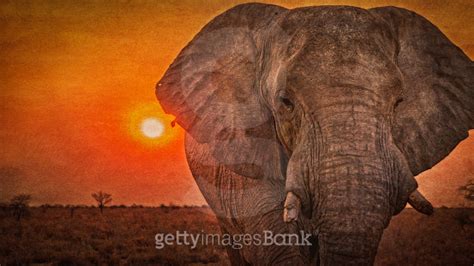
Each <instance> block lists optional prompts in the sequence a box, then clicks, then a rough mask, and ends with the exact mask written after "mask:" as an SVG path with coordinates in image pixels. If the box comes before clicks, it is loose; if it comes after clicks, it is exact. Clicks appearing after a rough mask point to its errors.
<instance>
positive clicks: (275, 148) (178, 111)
mask: <svg viewBox="0 0 474 266" xmlns="http://www.w3.org/2000/svg"><path fill="white" fill-rule="evenodd" d="M285 10H286V9H284V8H281V7H278V6H274V5H264V4H244V5H239V6H236V7H234V8H232V9H230V10H228V11H226V12H224V13H223V14H221V15H219V16H217V17H216V18H214V19H213V20H212V21H211V22H210V23H208V24H207V25H206V26H205V27H204V28H203V29H202V30H201V31H200V32H199V33H198V34H197V35H196V36H195V37H194V39H193V40H192V41H191V42H190V43H189V44H188V45H187V46H186V47H185V48H184V49H183V50H182V51H181V52H180V54H179V55H178V57H177V58H176V59H175V60H174V62H173V63H172V64H171V66H170V67H169V69H168V70H167V71H166V73H165V74H164V76H163V78H162V79H161V80H160V81H159V82H158V84H157V86H156V95H157V98H158V100H159V101H160V103H161V105H162V107H163V109H164V110H165V112H167V113H171V114H173V115H174V116H176V122H177V123H178V124H179V125H181V126H182V127H183V128H184V129H185V130H186V131H187V132H188V133H189V134H190V135H191V136H192V137H193V138H194V139H195V140H196V141H197V142H199V143H202V144H207V145H206V146H207V147H208V148H209V149H210V151H211V153H212V154H213V156H214V157H215V159H216V160H217V162H218V163H219V164H221V165H225V166H226V167H227V168H229V169H231V170H232V171H234V172H236V173H238V174H240V175H244V176H247V177H252V178H277V179H282V178H284V177H283V173H282V171H281V170H282V169H281V168H282V167H283V166H282V165H281V164H282V162H284V161H285V156H284V154H283V153H282V152H281V151H282V149H281V147H280V144H279V142H278V141H277V137H276V132H275V127H274V120H273V117H272V114H271V112H270V110H269V109H268V108H267V107H266V106H265V104H264V103H263V101H262V99H261V95H260V90H259V80H258V73H259V69H260V67H261V66H260V65H259V63H258V62H259V60H258V57H259V56H260V54H259V52H258V51H259V49H258V47H259V46H261V45H262V40H261V37H260V36H262V35H263V33H265V32H267V31H268V30H269V27H271V24H272V23H273V21H274V20H275V18H276V17H277V16H279V14H281V13H283V12H284V11H285Z"/></svg>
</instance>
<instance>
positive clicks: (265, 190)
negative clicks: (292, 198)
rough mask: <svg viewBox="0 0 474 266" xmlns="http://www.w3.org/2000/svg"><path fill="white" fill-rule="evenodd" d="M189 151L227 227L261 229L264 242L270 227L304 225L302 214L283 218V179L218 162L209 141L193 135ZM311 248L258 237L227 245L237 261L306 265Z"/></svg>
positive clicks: (275, 230) (237, 231) (279, 230)
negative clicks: (238, 245)
mask: <svg viewBox="0 0 474 266" xmlns="http://www.w3.org/2000/svg"><path fill="white" fill-rule="evenodd" d="M186 155H187V160H188V164H189V166H190V169H191V172H192V174H193V176H194V178H195V180H196V183H197V185H198V187H199V188H200V190H201V192H202V194H203V196H204V197H205V199H206V201H207V202H208V204H209V206H210V207H211V209H212V210H213V211H214V213H215V215H216V216H217V218H218V220H219V223H220V226H221V228H222V231H223V233H228V234H230V235H232V236H235V235H244V234H250V235H251V236H254V235H259V236H261V238H262V239H261V240H262V242H263V240H264V239H263V238H264V236H265V233H266V232H267V234H268V232H271V233H272V234H273V235H276V234H288V233H296V232H299V230H304V224H303V221H304V220H303V219H298V221H296V222H294V223H292V224H287V223H285V222H284V221H283V203H284V200H285V192H284V186H285V184H284V181H283V180H264V179H253V178H247V177H244V176H241V175H238V174H236V173H234V172H233V171H231V170H229V169H228V168H226V167H225V166H223V165H220V164H219V163H218V162H216V159H215V158H213V156H212V155H211V154H210V152H209V151H208V150H207V149H206V147H205V145H203V144H199V143H196V142H194V140H193V139H192V138H190V137H188V136H187V137H186ZM305 224H306V223H305ZM307 224H309V223H307ZM305 231H306V232H310V231H309V230H305ZM309 249H310V247H307V246H297V245H282V246H279V245H264V244H263V243H260V244H258V243H257V242H256V241H253V242H252V245H243V246H242V247H241V248H240V249H233V248H232V247H230V248H229V247H228V248H227V250H228V254H229V258H230V259H231V262H232V264H234V265H245V264H246V263H249V264H252V265H270V264H272V265H273V264H283V265H286V264H288V265H303V264H307V263H308V262H309V261H310V260H309V255H308V254H309V252H308V250H309Z"/></svg>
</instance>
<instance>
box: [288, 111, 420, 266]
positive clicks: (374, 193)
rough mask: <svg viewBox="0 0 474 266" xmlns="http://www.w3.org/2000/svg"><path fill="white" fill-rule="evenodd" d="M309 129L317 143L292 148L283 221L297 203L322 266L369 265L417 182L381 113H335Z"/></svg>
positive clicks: (293, 215)
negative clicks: (309, 224) (309, 226)
mask: <svg viewBox="0 0 474 266" xmlns="http://www.w3.org/2000/svg"><path fill="white" fill-rule="evenodd" d="M349 114H350V113H349ZM342 116H343V115H342ZM319 121H323V122H324V120H323V119H319ZM341 121H343V123H342V124H341ZM309 131H313V134H312V135H313V136H314V137H310V138H311V139H312V141H316V139H319V140H318V141H319V142H320V143H318V144H317V145H311V144H315V143H310V145H307V144H308V141H306V142H305V143H306V145H299V147H297V148H296V149H295V150H294V151H293V154H292V157H291V159H290V162H289V165H288V172H287V184H286V185H287V192H288V195H287V200H286V202H285V208H286V212H285V214H284V219H285V220H286V221H287V222H290V221H292V220H295V219H297V217H298V214H297V212H295V211H294V210H295V209H297V208H298V206H301V208H302V209H303V214H306V216H308V215H309V218H310V219H311V222H312V227H313V228H314V234H315V235H316V237H317V238H318V244H319V260H320V262H321V265H339V264H356V265H370V264H372V263H373V261H374V259H375V254H376V252H377V247H378V244H379V241H380V238H381V236H382V233H383V230H384V228H385V227H386V226H387V225H388V223H389V221H390V218H391V216H392V215H394V214H396V213H398V212H399V211H401V210H402V209H403V208H404V207H405V205H406V203H407V201H408V198H409V195H410V194H411V193H412V192H413V191H415V189H416V186H417V185H416V181H415V180H414V178H413V176H412V175H411V172H410V170H409V168H408V166H407V164H406V162H405V161H404V160H405V159H404V158H403V157H402V155H401V153H400V151H399V150H398V148H397V147H396V146H395V145H394V144H393V141H392V139H391V135H390V131H389V128H388V127H387V126H386V124H385V123H384V121H383V119H382V118H380V117H367V115H365V116H359V117H358V115H357V114H352V115H349V116H348V117H341V114H339V117H334V119H326V124H324V123H321V122H320V124H319V125H318V127H317V128H316V129H315V128H313V129H310V130H309ZM309 135H311V134H309ZM302 143H304V142H302ZM308 147H321V148H320V150H318V151H314V150H309V149H310V148H308Z"/></svg>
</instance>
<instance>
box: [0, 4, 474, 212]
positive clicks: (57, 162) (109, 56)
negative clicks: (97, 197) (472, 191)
mask: <svg viewBox="0 0 474 266" xmlns="http://www.w3.org/2000/svg"><path fill="white" fill-rule="evenodd" d="M240 2H243V1H197V0H192V1H191V0H190V1H155V2H153V1H96V2H95V1H73V0H68V1H49V0H45V1H1V2H0V19H1V23H0V61H1V64H0V67H1V71H0V81H1V83H0V86H1V91H0V97H1V107H0V108H1V109H0V122H1V124H2V127H1V128H0V143H1V147H2V148H1V152H0V201H5V200H8V199H9V198H11V196H12V195H14V194H16V193H20V192H24V193H31V194H32V195H33V198H34V202H35V203H45V202H48V203H62V204H66V203H73V204H77V203H85V204H91V203H93V200H92V198H91V196H90V193H91V192H94V191H97V190H100V189H102V190H105V191H107V192H109V193H111V194H113V198H114V203H115V204H121V203H125V204H132V203H138V204H146V205H151V204H160V203H170V202H174V203H178V204H203V203H204V201H203V198H202V196H201V195H200V192H199V191H198V189H197V187H196V185H195V184H194V181H193V179H192V178H191V176H190V173H189V170H188V168H187V165H186V162H185V159H184V153H183V143H182V141H183V140H182V137H183V132H182V130H181V129H179V128H178V127H175V128H171V127H167V128H166V130H167V134H168V136H173V139H172V140H170V141H169V142H168V143H167V144H166V145H158V146H157V145H150V143H147V141H145V140H143V139H140V138H137V137H136V136H134V134H133V132H131V131H133V129H132V130H131V129H130V128H131V127H136V126H137V125H136V124H135V123H134V122H133V121H132V120H133V119H132V117H133V114H134V113H136V112H142V111H140V110H144V109H147V108H151V111H157V112H159V107H158V106H157V102H156V99H155V95H154V85H155V83H156V82H157V81H158V80H159V79H160V77H161V76H162V74H163V73H164V71H165V70H166V68H167V67H168V65H169V64H170V63H171V62H172V60H173V59H174V57H175V56H176V55H177V54H178V53H179V51H180V50H181V48H183V47H184V46H185V45H186V43H187V42H189V41H190V40H191V38H192V37H193V36H194V35H195V34H196V33H197V32H198V31H199V29H200V28H201V27H202V26H204V25H205V23H206V22H208V21H209V20H210V19H212V18H213V17H214V16H215V15H217V14H219V13H221V12H223V11H225V10H226V9H228V8H230V7H232V6H234V5H235V4H237V3H240ZM265 2H267V1H265ZM268 2H270V1H268ZM273 3H276V4H280V5H283V6H286V7H297V6H306V5H321V4H345V5H355V6H360V7H366V8H368V7H375V6H384V5H394V6H400V7H406V8H409V9H412V10H414V11H416V12H418V13H420V14H422V15H424V16H425V17H427V18H428V19H429V20H431V21H432V22H433V23H434V24H436V25H437V26H438V27H439V28H440V29H441V30H442V31H443V32H444V33H445V34H446V35H447V36H448V37H449V38H450V39H451V40H452V41H453V42H455V43H456V44H457V45H458V46H459V47H461V48H462V49H463V50H464V51H465V52H466V53H467V54H468V55H469V56H470V57H471V58H474V23H473V22H474V3H472V1H469V0H466V1H449V2H448V1H273ZM137 110H139V111H137ZM149 111H150V110H149ZM147 112H148V111H147ZM473 135H474V133H473V132H472V131H471V137H470V138H469V139H467V140H465V141H464V142H463V143H462V144H461V145H459V146H458V147H457V148H456V150H455V151H454V152H453V153H452V154H451V155H450V156H449V157H448V158H447V159H446V160H445V161H443V162H442V163H440V164H439V165H437V166H436V167H435V168H434V169H432V170H430V171H428V172H425V173H423V174H422V176H421V177H419V178H418V180H419V183H420V187H421V190H422V191H424V192H425V194H426V196H427V197H428V198H429V199H430V200H431V201H432V202H433V203H435V204H436V205H449V206H459V205H462V204H464V203H465V201H463V200H462V196H461V195H460V193H459V192H458V191H457V190H456V189H457V188H458V187H459V186H460V185H462V184H465V183H466V182H467V180H468V179H474V158H473V157H474V156H472V154H473V151H474V136H473Z"/></svg>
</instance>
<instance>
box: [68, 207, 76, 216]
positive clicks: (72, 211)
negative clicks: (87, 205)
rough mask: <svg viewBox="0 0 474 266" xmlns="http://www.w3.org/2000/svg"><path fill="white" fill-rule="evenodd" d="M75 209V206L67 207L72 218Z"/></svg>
mask: <svg viewBox="0 0 474 266" xmlns="http://www.w3.org/2000/svg"><path fill="white" fill-rule="evenodd" d="M76 209H77V206H70V207H69V212H70V216H71V218H74V211H75V210H76Z"/></svg>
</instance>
